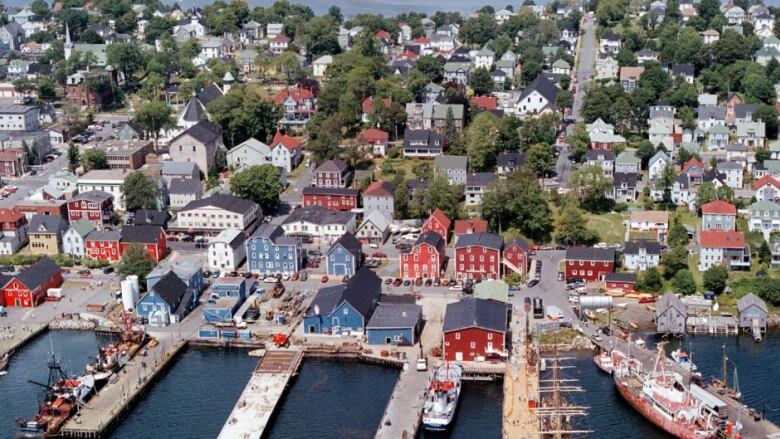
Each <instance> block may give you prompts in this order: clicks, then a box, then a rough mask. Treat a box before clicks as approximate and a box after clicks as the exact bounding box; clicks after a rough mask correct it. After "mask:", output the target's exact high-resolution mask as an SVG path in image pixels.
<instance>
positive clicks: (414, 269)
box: [399, 232, 446, 279]
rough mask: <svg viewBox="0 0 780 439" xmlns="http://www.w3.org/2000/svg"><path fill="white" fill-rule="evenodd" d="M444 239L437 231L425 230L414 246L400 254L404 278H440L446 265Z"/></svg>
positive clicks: (401, 272)
mask: <svg viewBox="0 0 780 439" xmlns="http://www.w3.org/2000/svg"><path fill="white" fill-rule="evenodd" d="M445 245H446V243H445V242H444V239H443V238H442V237H441V236H440V235H439V234H438V233H436V232H425V233H423V234H421V235H420V237H419V238H417V241H416V242H415V243H414V245H412V248H411V249H410V250H409V251H407V252H402V253H401V254H400V264H399V266H400V277H401V278H402V279H428V278H432V279H438V278H439V275H440V271H441V269H442V267H443V265H444V247H445Z"/></svg>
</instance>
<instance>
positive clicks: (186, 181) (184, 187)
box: [168, 178, 203, 195]
mask: <svg viewBox="0 0 780 439" xmlns="http://www.w3.org/2000/svg"><path fill="white" fill-rule="evenodd" d="M168 191H169V192H170V193H171V194H187V195H189V194H201V193H203V186H202V185H201V184H200V180H195V179H194V178H174V179H173V180H171V184H170V188H169V189H168Z"/></svg>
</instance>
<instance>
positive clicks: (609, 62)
mask: <svg viewBox="0 0 780 439" xmlns="http://www.w3.org/2000/svg"><path fill="white" fill-rule="evenodd" d="M619 71H620V64H618V62H617V61H615V59H614V58H612V57H609V56H608V57H606V58H602V59H599V60H598V61H596V80H599V79H617V77H618V72H619Z"/></svg>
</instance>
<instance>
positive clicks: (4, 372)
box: [0, 370, 8, 377]
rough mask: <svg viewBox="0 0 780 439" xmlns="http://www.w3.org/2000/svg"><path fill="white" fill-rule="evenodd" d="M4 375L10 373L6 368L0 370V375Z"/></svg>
mask: <svg viewBox="0 0 780 439" xmlns="http://www.w3.org/2000/svg"><path fill="white" fill-rule="evenodd" d="M4 375H8V371H7V370H4V371H2V372H0V377H1V376H4Z"/></svg>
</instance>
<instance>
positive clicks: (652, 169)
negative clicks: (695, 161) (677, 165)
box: [647, 151, 673, 181]
mask: <svg viewBox="0 0 780 439" xmlns="http://www.w3.org/2000/svg"><path fill="white" fill-rule="evenodd" d="M669 165H673V164H672V159H671V158H670V157H669V155H668V154H666V153H665V152H664V151H658V152H657V153H655V155H654V156H652V157H651V158H650V160H649V161H648V162H647V174H648V177H649V179H650V181H654V180H656V179H658V178H660V177H661V176H662V175H663V172H664V169H666V167H667V166H669Z"/></svg>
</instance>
